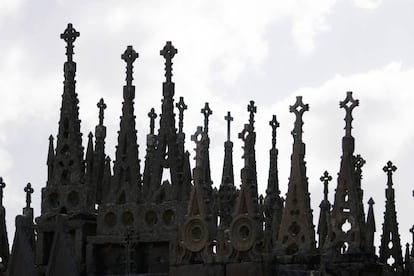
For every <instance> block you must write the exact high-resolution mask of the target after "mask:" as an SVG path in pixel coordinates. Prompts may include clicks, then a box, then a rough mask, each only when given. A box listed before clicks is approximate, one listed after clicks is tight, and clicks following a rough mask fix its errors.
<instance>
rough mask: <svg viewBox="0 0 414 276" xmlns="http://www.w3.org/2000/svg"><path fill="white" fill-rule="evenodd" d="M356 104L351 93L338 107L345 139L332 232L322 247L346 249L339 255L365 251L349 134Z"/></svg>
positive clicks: (343, 139)
mask: <svg viewBox="0 0 414 276" xmlns="http://www.w3.org/2000/svg"><path fill="white" fill-rule="evenodd" d="M358 104H359V101H358V100H355V99H354V98H353V97H352V92H347V96H346V98H345V100H344V101H342V102H340V104H339V106H340V107H341V108H344V109H345V112H346V116H345V136H344V137H343V138H342V157H341V167H340V171H339V174H338V184H337V188H336V192H335V200H334V204H333V208H332V214H331V218H332V219H331V230H330V231H329V233H328V239H327V243H326V244H325V247H326V248H330V249H332V250H335V251H336V252H337V253H341V249H342V247H343V246H345V247H347V248H346V249H345V250H342V253H360V252H366V251H367V250H366V248H365V247H366V239H367V233H366V229H365V215H364V207H363V203H362V190H361V188H360V178H359V177H358V174H357V173H356V169H355V167H356V163H355V160H356V158H355V156H354V148H355V140H354V137H352V135H351V129H352V125H351V123H352V120H353V118H352V110H353V109H354V108H355V107H356V106H358Z"/></svg>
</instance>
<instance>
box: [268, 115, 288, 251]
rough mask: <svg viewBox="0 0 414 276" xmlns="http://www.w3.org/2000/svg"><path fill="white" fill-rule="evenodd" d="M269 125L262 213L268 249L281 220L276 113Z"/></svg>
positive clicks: (276, 236) (276, 233)
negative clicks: (265, 186)
mask: <svg viewBox="0 0 414 276" xmlns="http://www.w3.org/2000/svg"><path fill="white" fill-rule="evenodd" d="M269 125H270V126H271V127H272V148H271V149H270V165H269V178H268V181H267V189H266V197H265V200H264V204H265V209H264V214H265V229H266V237H267V239H268V240H267V241H266V242H267V243H268V244H267V245H266V246H267V247H268V248H269V249H270V248H272V247H273V245H274V244H275V243H276V241H277V239H278V235H279V229H280V223H281V220H282V212H283V201H282V198H281V197H280V190H279V176H278V166H277V158H278V154H279V151H278V149H277V148H276V129H277V128H278V127H279V122H278V121H277V120H276V115H273V116H272V120H271V121H269Z"/></svg>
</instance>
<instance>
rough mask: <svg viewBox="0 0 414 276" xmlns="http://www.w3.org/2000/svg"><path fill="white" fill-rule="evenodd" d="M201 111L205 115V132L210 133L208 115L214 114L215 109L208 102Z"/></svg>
mask: <svg viewBox="0 0 414 276" xmlns="http://www.w3.org/2000/svg"><path fill="white" fill-rule="evenodd" d="M201 113H202V114H203V115H204V132H205V133H208V117H210V115H211V114H213V111H212V110H211V109H210V107H209V106H208V103H205V105H204V107H203V108H202V109H201Z"/></svg>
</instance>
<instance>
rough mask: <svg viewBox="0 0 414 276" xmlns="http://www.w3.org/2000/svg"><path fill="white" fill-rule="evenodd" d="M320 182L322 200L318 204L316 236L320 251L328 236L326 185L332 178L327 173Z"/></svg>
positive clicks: (329, 211) (329, 215)
mask: <svg viewBox="0 0 414 276" xmlns="http://www.w3.org/2000/svg"><path fill="white" fill-rule="evenodd" d="M320 180H321V181H322V183H323V200H322V201H321V204H319V208H320V209H321V212H320V214H319V223H318V231H317V232H318V235H319V244H318V247H319V248H320V249H322V248H323V246H324V244H325V240H326V236H327V235H328V229H329V222H330V221H331V203H330V202H329V200H328V184H329V182H330V181H331V180H332V176H330V175H329V173H328V172H327V171H325V172H324V173H323V175H322V176H321V178H320Z"/></svg>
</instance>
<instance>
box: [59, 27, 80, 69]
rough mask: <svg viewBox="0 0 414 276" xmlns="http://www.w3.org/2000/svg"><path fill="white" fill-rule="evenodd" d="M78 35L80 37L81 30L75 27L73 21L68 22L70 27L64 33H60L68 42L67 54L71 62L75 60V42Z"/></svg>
mask: <svg viewBox="0 0 414 276" xmlns="http://www.w3.org/2000/svg"><path fill="white" fill-rule="evenodd" d="M77 37H79V32H77V31H76V30H75V29H74V28H73V26H72V24H71V23H69V24H68V27H67V28H66V30H65V31H64V32H63V34H60V38H61V39H63V40H64V41H65V42H66V43H67V45H66V56H67V57H68V61H69V62H71V61H73V48H74V46H73V42H75V40H76V38H77Z"/></svg>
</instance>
